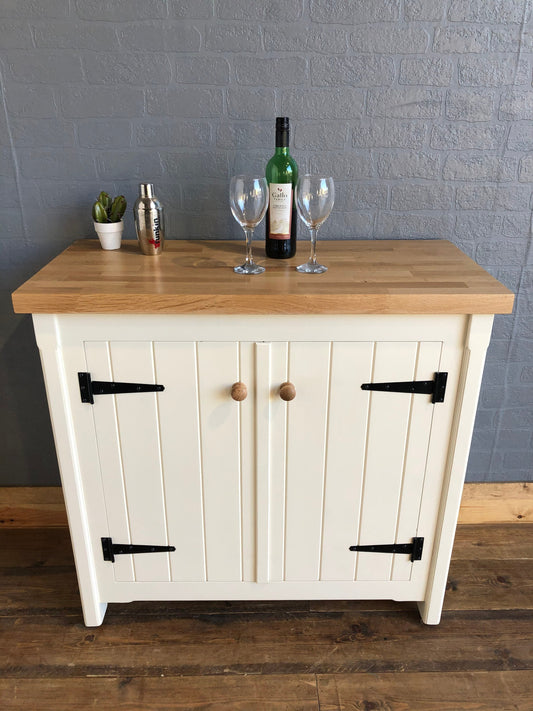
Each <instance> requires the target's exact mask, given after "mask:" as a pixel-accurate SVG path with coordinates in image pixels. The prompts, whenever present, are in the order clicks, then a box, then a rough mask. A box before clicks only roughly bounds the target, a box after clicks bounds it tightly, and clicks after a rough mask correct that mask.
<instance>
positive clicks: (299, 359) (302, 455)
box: [285, 342, 330, 580]
mask: <svg viewBox="0 0 533 711" xmlns="http://www.w3.org/2000/svg"><path fill="white" fill-rule="evenodd" d="M329 365H330V343H327V342H325V343H291V344H290V345H289V373H288V377H289V380H290V382H292V383H293V384H294V386H295V388H296V397H295V399H294V400H292V401H291V402H289V404H288V408H287V411H288V422H287V426H288V440H287V501H286V512H287V513H286V529H285V536H286V538H285V579H286V580H318V578H319V567H320V546H321V541H322V513H323V491H324V468H325V455H326V446H325V445H326V423H327V410H328V395H329Z"/></svg>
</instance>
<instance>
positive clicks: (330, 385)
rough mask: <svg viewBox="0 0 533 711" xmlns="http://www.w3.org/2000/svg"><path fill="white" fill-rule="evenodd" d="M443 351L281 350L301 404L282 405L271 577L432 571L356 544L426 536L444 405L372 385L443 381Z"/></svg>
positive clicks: (295, 346)
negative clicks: (427, 496)
mask: <svg viewBox="0 0 533 711" xmlns="http://www.w3.org/2000/svg"><path fill="white" fill-rule="evenodd" d="M441 346H442V344H441V343H440V342H376V343H375V342H360V343H358V342H313V343H302V342H298V343H296V342H294V343H285V344H279V343H278V344H272V349H273V359H272V362H273V371H277V374H275V378H274V379H275V380H277V381H282V380H289V381H291V382H292V383H293V384H294V386H295V389H296V397H295V398H294V400H292V401H291V402H288V403H283V402H281V401H280V400H279V398H278V399H277V402H272V411H271V424H270V491H271V497H270V536H269V538H270V550H269V579H270V580H273V581H321V580H323V581H326V580H328V581H332V580H339V581H340V580H342V581H350V580H356V581H388V580H394V581H397V580H410V579H411V573H412V567H413V565H420V563H412V562H411V560H410V556H409V555H406V554H404V553H402V554H392V553H381V552H380V553H373V552H366V551H365V552H353V551H350V550H349V547H350V546H351V545H375V544H378V545H381V544H385V545H389V544H397V543H400V544H409V543H410V542H411V541H412V539H413V538H414V537H416V536H417V529H418V519H419V512H420V504H421V499H422V492H423V487H424V481H425V474H426V459H427V454H428V446H429V441H430V435H431V425H432V417H433V411H434V408H435V407H443V405H442V404H436V405H433V404H432V402H431V395H427V394H416V395H415V394H410V393H397V392H374V391H366V390H362V389H361V385H362V384H363V383H370V382H374V383H376V382H390V381H413V380H431V379H433V377H434V373H435V372H437V371H438V370H439V361H440V353H441ZM429 554H430V551H426V562H425V565H424V568H425V569H426V570H427V561H428V557H429Z"/></svg>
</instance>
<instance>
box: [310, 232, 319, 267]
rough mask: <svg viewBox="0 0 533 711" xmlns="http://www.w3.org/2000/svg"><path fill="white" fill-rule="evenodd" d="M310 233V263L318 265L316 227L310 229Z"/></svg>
mask: <svg viewBox="0 0 533 711" xmlns="http://www.w3.org/2000/svg"><path fill="white" fill-rule="evenodd" d="M309 233H310V235H311V254H310V256H309V263H310V264H316V233H317V228H316V227H310V228H309Z"/></svg>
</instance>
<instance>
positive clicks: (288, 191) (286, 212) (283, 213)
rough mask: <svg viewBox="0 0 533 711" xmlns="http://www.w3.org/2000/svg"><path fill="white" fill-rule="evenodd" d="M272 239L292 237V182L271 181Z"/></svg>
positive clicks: (270, 235)
mask: <svg viewBox="0 0 533 711" xmlns="http://www.w3.org/2000/svg"><path fill="white" fill-rule="evenodd" d="M269 187H270V203H269V207H268V209H269V210H270V234H269V235H268V236H269V237H270V239H290V236H291V212H292V183H270V186H269Z"/></svg>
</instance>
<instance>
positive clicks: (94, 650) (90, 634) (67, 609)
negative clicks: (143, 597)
mask: <svg viewBox="0 0 533 711" xmlns="http://www.w3.org/2000/svg"><path fill="white" fill-rule="evenodd" d="M0 709H2V711H11V710H12V709H26V711H67V710H68V711H72V710H73V709H76V711H79V710H83V709H98V710H99V711H108V710H110V711H111V710H113V711H118V710H120V709H127V711H154V710H156V709H157V710H158V711H159V710H161V711H163V710H165V711H166V710H168V709H178V710H179V711H185V710H187V709H191V710H194V711H199V710H200V709H201V710H202V711H221V710H222V709H224V710H225V711H282V710H283V711H318V710H320V711H341V710H342V711H459V710H463V709H467V710H470V711H507V710H509V711H510V710H511V709H512V710H514V711H516V710H519V711H532V710H533V524H520V525H500V526H498V525H491V526H462V527H459V530H458V534H457V538H456V544H455V550H454V558H453V562H452V566H451V569H450V576H449V584H448V592H447V595H446V602H445V612H444V613H443V618H442V622H441V624H440V625H439V626H437V627H428V626H425V625H423V624H422V623H421V622H420V619H419V616H418V612H417V610H416V608H415V606H414V605H412V604H405V603H389V602H385V603H376V602H364V603H357V602H280V603H246V602H234V603H219V602H214V603H179V604H178V603H165V604H162V603H132V604H130V605H110V606H109V608H108V612H107V615H106V618H105V621H104V624H103V625H102V626H101V627H98V628H91V629H89V628H86V627H84V625H83V622H82V618H81V612H80V604H79V598H78V589H77V584H76V577H75V573H74V568H73V561H72V553H71V549H70V542H69V536H68V531H67V530H66V529H63V528H47V529H13V530H0Z"/></svg>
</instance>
